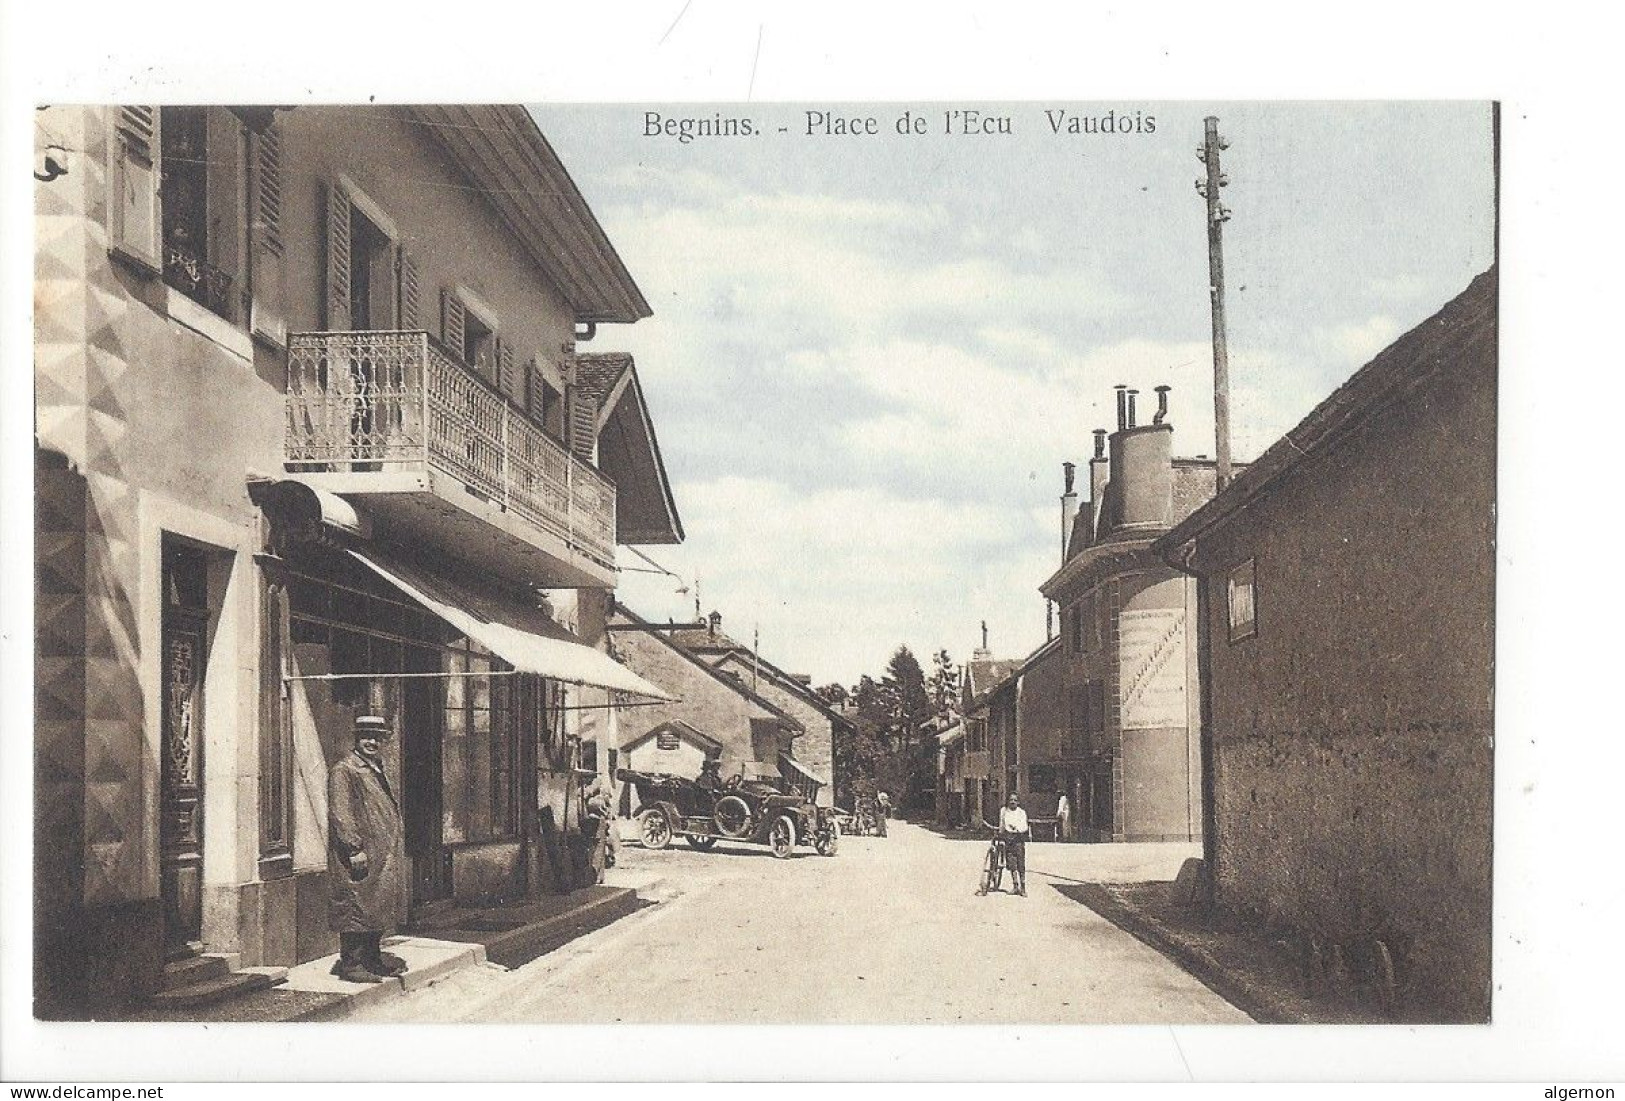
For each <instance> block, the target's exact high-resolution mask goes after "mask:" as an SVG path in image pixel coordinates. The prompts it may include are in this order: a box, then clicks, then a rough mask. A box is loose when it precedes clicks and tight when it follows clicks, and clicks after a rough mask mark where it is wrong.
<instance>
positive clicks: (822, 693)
mask: <svg viewBox="0 0 1625 1101" xmlns="http://www.w3.org/2000/svg"><path fill="white" fill-rule="evenodd" d="M813 694H814V695H816V696H817V697H818V698H819V699H821V700H823V701H824V702H825V703H827V704H829V705H830V706H831V707H837V708H838V707H840V706H841V705H842V704H844V703H846V701H847V700H850V699H851V698H852V693H850V692H848V691H847V690H846V685H844V684H837V683H836V682H834V681H831V682H830V683H829V684H826V685H822V686H821V687H818V688H814V689H813Z"/></svg>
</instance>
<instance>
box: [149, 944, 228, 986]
mask: <svg viewBox="0 0 1625 1101" xmlns="http://www.w3.org/2000/svg"><path fill="white" fill-rule="evenodd" d="M229 974H231V961H230V960H229V959H227V958H226V957H225V956H223V955H221V954H219V953H217V952H209V953H200V954H199V955H196V956H188V957H187V958H186V959H181V960H174V961H172V962H170V963H167V964H165V965H164V985H163V989H164V990H166V991H167V990H179V989H180V988H182V987H185V986H196V985H197V984H198V983H201V982H207V981H209V980H210V979H218V978H222V977H223V976H226V975H229Z"/></svg>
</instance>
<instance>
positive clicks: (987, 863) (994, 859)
mask: <svg viewBox="0 0 1625 1101" xmlns="http://www.w3.org/2000/svg"><path fill="white" fill-rule="evenodd" d="M999 863H1000V861H999V851H998V850H997V849H995V848H993V847H992V846H989V847H988V850H987V857H986V858H985V859H984V860H983V861H982V889H981V891H980V892H979V893H980V894H984V895H985V894H987V893H988V892H990V891H996V890H998V889H999V881H1000V879H1001V878H1002V877H1001V874H1000V868H999Z"/></svg>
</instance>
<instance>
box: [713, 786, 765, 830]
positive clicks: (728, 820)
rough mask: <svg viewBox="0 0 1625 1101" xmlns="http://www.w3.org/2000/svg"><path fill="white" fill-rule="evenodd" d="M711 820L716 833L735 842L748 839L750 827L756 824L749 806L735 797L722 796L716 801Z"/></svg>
mask: <svg viewBox="0 0 1625 1101" xmlns="http://www.w3.org/2000/svg"><path fill="white" fill-rule="evenodd" d="M711 820H712V821H713V822H715V823H716V826H717V832H718V833H720V834H722V836H724V837H731V838H734V839H735V840H738V839H740V838H742V837H748V836H749V835H750V832H751V827H752V826H754V825H755V824H756V820H755V816H754V815H752V814H751V812H750V804H749V803H747V802H745V801H744V800H743V799H741V798H740V797H739V796H737V795H724V796H723V797H722V798H721V799H718V800H717V805H716V808H715V809H714V810H712V812H711Z"/></svg>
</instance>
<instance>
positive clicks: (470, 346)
mask: <svg viewBox="0 0 1625 1101" xmlns="http://www.w3.org/2000/svg"><path fill="white" fill-rule="evenodd" d="M462 355H463V362H464V363H466V364H468V365H469V366H470V367H472V368H474V370H475V372H477V373H478V374H479V376H480V377H481V378H483V379H484V380H485V381H486V382H489V383H490V384H491V385H493V386H495V385H496V384H497V334H496V333H495V332H494V331H493V330H492V329H491V328H490V326H488V325H486V324H485V322H484V321H483V320H481V319H480V317H479V315H478V314H475V313H473V312H471V311H469V312H465V313H464V315H463V347H462Z"/></svg>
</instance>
